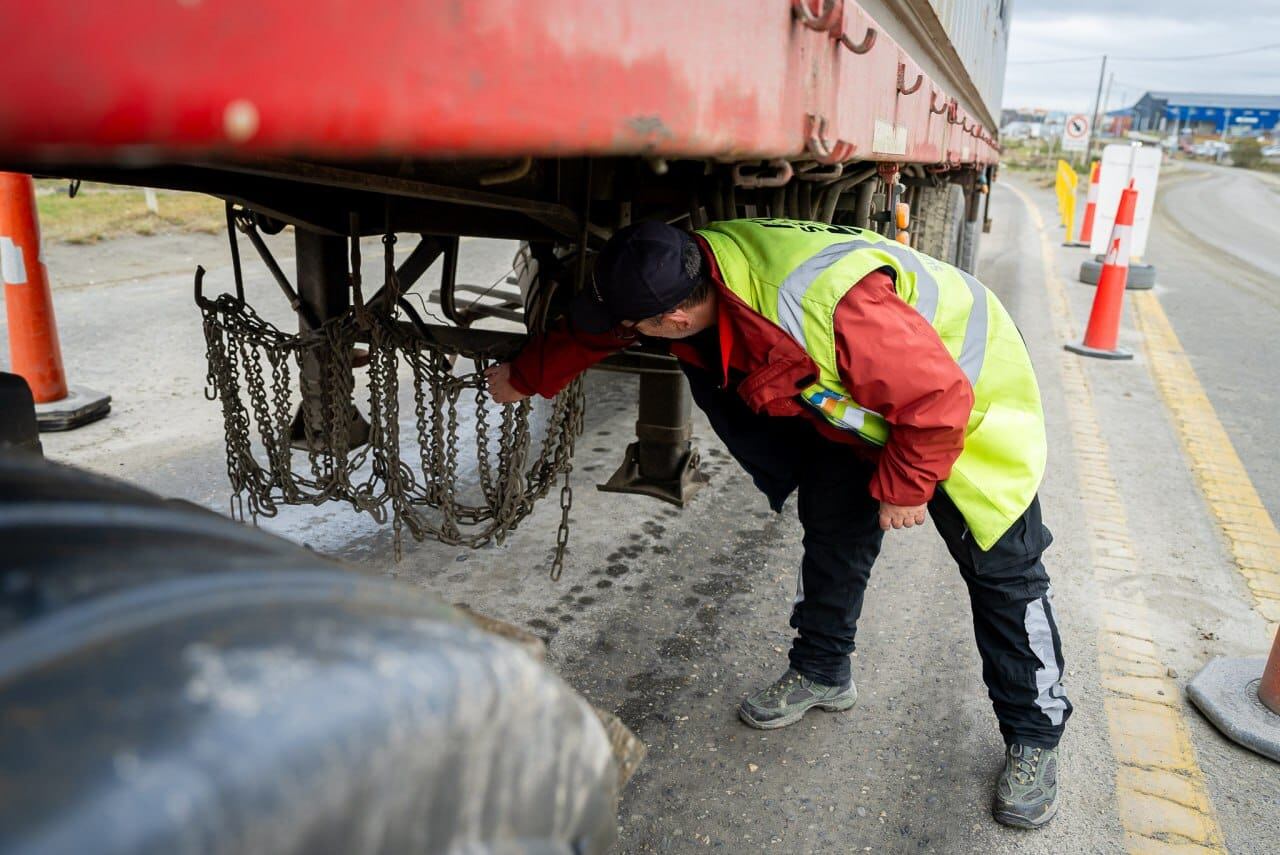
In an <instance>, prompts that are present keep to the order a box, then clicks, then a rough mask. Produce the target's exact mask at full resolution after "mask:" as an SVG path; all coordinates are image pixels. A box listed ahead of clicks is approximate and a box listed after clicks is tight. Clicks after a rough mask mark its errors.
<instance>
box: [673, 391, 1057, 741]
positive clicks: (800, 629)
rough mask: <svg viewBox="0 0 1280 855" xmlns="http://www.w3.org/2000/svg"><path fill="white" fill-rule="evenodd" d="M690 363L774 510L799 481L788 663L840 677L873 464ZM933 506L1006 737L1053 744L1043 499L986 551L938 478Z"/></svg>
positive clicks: (1053, 643) (817, 675) (1052, 636)
mask: <svg viewBox="0 0 1280 855" xmlns="http://www.w3.org/2000/svg"><path fill="white" fill-rule="evenodd" d="M686 374H687V375H688V376H689V380H690V387H691V388H692V390H693V393H694V400H695V401H696V402H697V403H698V405H699V406H700V407H701V408H702V409H703V411H705V412H706V414H707V417H708V419H709V420H710V422H711V425H712V427H713V428H714V429H715V430H716V433H717V434H719V436H720V438H721V439H722V440H723V441H724V443H725V445H726V447H728V449H729V451H730V453H732V454H733V455H734V457H735V458H736V459H737V460H738V462H739V463H741V464H742V465H743V467H744V468H745V469H746V470H747V472H748V473H749V474H750V475H751V476H752V478H753V479H754V480H755V482H756V485H757V486H758V487H760V489H761V490H762V491H763V492H764V493H765V495H766V496H767V497H768V498H769V502H770V504H771V506H772V507H773V508H774V510H781V507H782V504H783V502H785V501H786V498H787V496H788V495H789V494H790V493H791V492H792V490H795V489H798V490H799V508H798V510H799V517H800V523H801V525H802V526H803V527H804V556H803V558H802V559H801V563H800V574H799V582H798V584H797V591H796V602H795V605H794V607H793V609H792V613H791V626H792V627H794V628H795V629H796V631H797V636H796V639H795V641H794V642H793V643H792V647H791V653H790V659H791V666H792V667H793V668H795V669H796V670H797V671H799V672H800V673H801V674H804V675H805V676H807V677H809V678H810V679H813V680H816V681H818V682H820V683H825V684H828V685H842V684H844V683H847V682H848V681H849V679H850V664H849V654H850V653H852V652H853V649H854V637H855V635H856V632H857V624H858V617H859V615H860V614H861V613H862V600H863V594H864V593H865V592H866V587H867V580H868V579H869V578H870V576H871V566H872V564H874V563H875V560H876V556H878V555H879V554H880V544H881V542H882V541H883V538H884V533H883V532H882V531H881V530H880V527H879V510H880V504H879V502H878V501H876V500H875V499H874V498H872V496H871V494H870V492H869V490H868V485H869V483H870V481H871V477H872V475H873V473H874V464H872V463H870V462H868V461H866V460H864V459H862V458H861V457H860V456H859V455H858V454H857V452H856V451H855V450H854V449H853V448H851V447H850V446H848V445H844V444H842V443H837V442H832V441H831V440H828V439H826V438H825V437H823V436H822V435H821V434H820V433H818V432H817V430H816V429H815V428H814V427H813V426H812V425H810V424H808V422H807V421H806V420H805V419H802V418H769V417H767V416H760V415H757V414H755V413H753V412H751V410H749V409H748V408H747V407H746V405H745V404H743V403H742V401H741V400H740V399H739V398H738V397H737V395H735V394H733V393H732V392H728V391H724V390H721V389H718V388H717V387H716V385H715V383H714V382H713V381H712V379H711V377H710V375H708V374H707V373H706V372H702V371H699V370H697V369H693V368H686ZM929 516H930V517H931V518H932V520H933V524H934V526H935V528H937V530H938V533H939V534H941V535H942V538H943V540H944V541H945V542H946V544H947V549H948V550H949V551H950V552H951V556H952V557H953V558H954V559H955V561H956V564H957V565H958V567H959V568H960V575H961V577H962V578H963V579H964V581H965V584H966V585H967V586H968V588H969V601H970V605H971V607H972V610H973V626H974V635H975V636H976V638H977V642H978V652H979V653H980V654H981V656H982V677H983V680H984V681H985V682H986V684H987V690H988V693H989V694H990V697H991V702H992V705H993V706H994V708H995V713H996V717H997V719H998V720H999V722H1000V732H1001V734H1003V736H1004V739H1005V742H1007V743H1013V742H1019V743H1022V744H1024V745H1034V746H1042V747H1053V746H1055V745H1057V744H1058V740H1059V738H1061V736H1062V730H1063V726H1064V725H1065V723H1066V720H1067V718H1069V717H1070V715H1071V702H1070V701H1069V700H1067V696H1066V693H1065V692H1064V691H1063V688H1062V684H1061V679H1062V674H1063V668H1064V665H1063V659H1062V642H1061V639H1060V638H1059V636H1058V628H1057V625H1056V623H1055V621H1054V615H1053V607H1052V605H1051V596H1052V595H1051V591H1050V587H1049V576H1048V573H1046V571H1045V568H1044V564H1042V563H1041V561H1040V556H1041V553H1043V552H1044V550H1045V549H1046V548H1047V547H1048V546H1049V544H1050V543H1051V542H1052V537H1051V535H1050V534H1049V530H1048V529H1047V528H1045V526H1044V524H1043V523H1042V522H1041V520H1040V503H1039V500H1038V499H1037V500H1035V501H1033V502H1032V503H1031V506H1030V507H1029V508H1027V510H1026V511H1025V512H1024V513H1023V515H1022V517H1021V518H1020V519H1019V520H1018V521H1017V522H1015V523H1014V524H1013V526H1012V527H1011V528H1010V529H1009V531H1007V532H1006V533H1005V535H1004V536H1003V537H1001V538H1000V540H999V541H998V542H997V543H995V544H994V545H993V546H992V547H991V549H989V550H986V551H983V550H980V549H979V548H978V546H977V544H975V543H974V541H973V538H972V536H971V535H970V533H969V529H968V526H967V525H966V524H965V521H964V518H963V517H962V516H961V515H960V512H959V511H958V510H957V509H956V506H955V505H954V504H953V503H952V502H951V500H950V499H949V498H948V497H947V496H946V494H945V493H944V492H943V491H942V490H941V489H939V490H938V491H937V492H936V494H935V496H934V498H933V500H932V501H931V502H930V503H929Z"/></svg>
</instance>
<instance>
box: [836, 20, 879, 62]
mask: <svg viewBox="0 0 1280 855" xmlns="http://www.w3.org/2000/svg"><path fill="white" fill-rule="evenodd" d="M877 35H879V33H878V32H877V31H876V28H875V27H867V34H866V35H865V36H863V37H862V41H861V42H859V43H858V44H856V45H855V44H854V43H853V39H851V38H849V36H848V34H847V33H841V34H840V44H842V45H844V46H845V47H847V48H848V49H849V52H850V53H856V54H858V55H859V56H861V55H862V54H864V53H866V52H867V51H869V50H871V49H872V48H873V47H875V46H876V36H877Z"/></svg>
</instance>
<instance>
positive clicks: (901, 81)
mask: <svg viewBox="0 0 1280 855" xmlns="http://www.w3.org/2000/svg"><path fill="white" fill-rule="evenodd" d="M906 81H907V64H906V63H905V62H900V63H898V94H899V95H914V94H915V93H916V92H917V91H918V90H919V89H920V87H921V86H923V85H924V74H923V73H917V74H916V82H915V83H912V84H911V85H910V86H907V85H906Z"/></svg>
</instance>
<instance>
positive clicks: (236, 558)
mask: <svg viewBox="0 0 1280 855" xmlns="http://www.w3.org/2000/svg"><path fill="white" fill-rule="evenodd" d="M27 458H28V459H20V458H19V456H17V455H0V540H2V541H3V542H4V544H5V547H4V552H3V555H2V556H0V583H2V584H0V790H2V791H3V792H4V793H5V798H4V799H3V800H2V801H0V829H3V831H2V832H0V840H2V841H3V842H2V843H0V849H3V851H4V852H5V853H8V855H14V853H24V855H26V853H30V855H37V853H62V852H94V853H108V855H115V853H152V852H154V853H195V852H200V853H222V852H225V853H236V852H254V853H299V855H300V854H301V853H317V852H321V853H324V852H333V853H392V852H420V853H446V852H462V851H466V852H499V851H500V852H503V853H506V852H517V853H535V852H536V853H566V855H568V853H577V852H602V851H604V850H605V849H607V848H608V847H609V846H610V845H611V843H612V841H613V839H614V835H615V831H616V825H615V823H616V820H615V816H616V813H615V808H616V788H617V779H616V771H615V768H614V764H613V760H612V757H611V753H610V747H609V742H608V737H607V736H606V733H605V730H604V728H603V727H602V725H601V724H600V722H599V721H598V719H597V718H596V715H595V714H594V712H593V711H592V709H591V708H590V706H588V705H587V703H586V702H585V701H583V700H582V698H580V697H579V696H578V695H577V694H576V693H575V692H574V691H573V690H571V689H570V688H569V687H568V686H566V685H565V684H564V683H563V682H562V681H561V680H560V679H559V678H557V677H556V676H555V675H553V674H551V673H550V672H549V671H547V670H546V669H545V668H544V667H542V666H541V665H540V664H539V663H538V662H536V661H535V660H534V659H533V658H532V657H530V656H529V655H528V654H527V653H525V652H523V651H521V650H520V649H519V648H517V647H515V646H514V645H512V644H510V643H508V642H506V641H503V640H502V639H499V638H498V637H497V636H493V635H490V634H488V633H485V632H483V631H481V630H479V629H477V628H475V627H474V626H472V625H471V624H470V623H469V622H468V621H467V620H466V619H465V618H464V617H462V616H461V615H459V614H458V613H456V612H455V611H454V610H452V609H450V608H449V607H447V606H445V605H443V604H442V603H440V602H439V601H438V600H435V599H434V598H432V597H430V596H428V595H427V594H426V593H425V592H423V591H421V590H420V589H417V588H415V587H413V586H409V585H402V584H396V583H393V582H390V581H388V580H385V579H382V578H377V577H373V576H368V575H361V574H358V573H356V572H353V571H350V570H345V569H343V568H342V567H341V566H339V565H337V564H335V563H333V562H330V561H327V560H325V559H322V558H320V557H318V556H316V555H315V554H313V553H311V552H309V551H307V550H305V549H302V548H300V547H297V546H294V545H292V544H290V543H288V542H286V541H283V540H280V539H278V538H275V537H272V536H269V535H267V534H265V533H262V532H260V531H257V530H254V529H251V528H248V527H246V526H241V525H238V524H235V523H233V522H230V521H228V520H225V519H223V518H221V517H218V516H217V515H215V514H212V513H209V512H207V511H203V510H200V509H198V508H196V507H194V506H191V505H187V504H185V503H175V502H166V501H162V500H160V499H157V498H156V497H154V496H151V495H149V494H146V493H143V492H141V491H138V490H134V489H132V488H129V487H125V486H122V485H119V484H116V483H114V482H110V481H107V480H105V479H101V478H97V477H95V476H90V475H85V474H83V473H80V472H77V471H75V470H71V469H67V468H65V467H55V466H52V465H50V464H46V463H44V462H43V461H40V460H38V459H37V458H35V457H34V456H30V455H28V456H27Z"/></svg>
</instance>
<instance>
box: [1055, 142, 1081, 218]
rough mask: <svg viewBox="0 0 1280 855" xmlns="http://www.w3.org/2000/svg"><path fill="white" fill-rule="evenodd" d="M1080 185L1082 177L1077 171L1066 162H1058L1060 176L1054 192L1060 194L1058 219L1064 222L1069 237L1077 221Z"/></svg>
mask: <svg viewBox="0 0 1280 855" xmlns="http://www.w3.org/2000/svg"><path fill="white" fill-rule="evenodd" d="M1079 183H1080V176H1078V175H1076V171H1075V169H1073V168H1072V166H1071V164H1069V163H1067V162H1066V161H1065V160H1059V161H1058V174H1057V177H1056V178H1055V179H1054V182H1053V186H1054V190H1055V191H1056V192H1057V194H1058V217H1059V218H1060V219H1061V220H1062V225H1063V226H1064V227H1065V228H1066V230H1067V235H1068V237H1069V236H1070V235H1071V233H1072V232H1071V228H1072V226H1073V225H1075V221H1076V190H1077V186H1078V185H1079Z"/></svg>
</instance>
